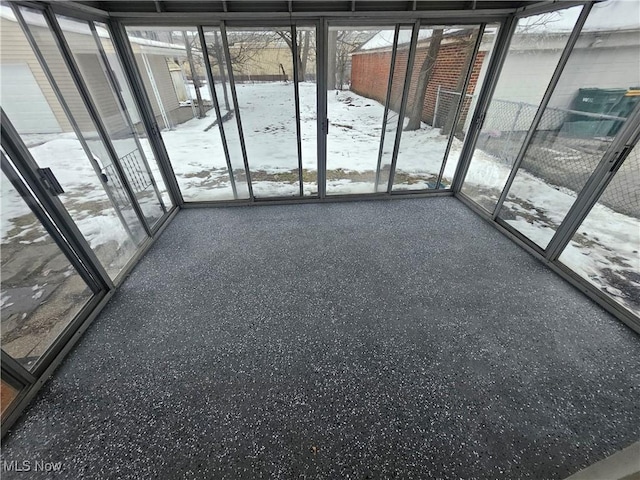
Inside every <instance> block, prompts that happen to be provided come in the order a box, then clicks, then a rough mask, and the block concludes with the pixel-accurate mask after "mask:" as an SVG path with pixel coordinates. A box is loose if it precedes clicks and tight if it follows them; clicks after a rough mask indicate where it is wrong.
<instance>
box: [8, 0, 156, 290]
mask: <svg viewBox="0 0 640 480" xmlns="http://www.w3.org/2000/svg"><path fill="white" fill-rule="evenodd" d="M2 8H3V12H4V13H6V14H7V15H5V16H4V17H3V28H2V29H1V30H0V35H2V63H1V64H0V69H1V73H2V82H1V83H0V85H1V88H2V101H1V103H2V107H3V109H4V110H5V112H6V113H7V114H8V116H9V118H10V120H11V122H12V123H13V124H14V126H15V127H16V129H17V130H18V133H20V136H21V138H22V140H23V142H24V143H25V144H26V145H27V147H28V148H29V152H30V153H31V155H32V156H33V158H34V159H35V161H36V162H37V163H38V165H39V166H40V167H50V168H51V169H52V171H53V173H54V174H55V175H56V177H57V179H58V181H59V182H60V184H61V185H62V187H63V189H64V191H65V193H63V194H61V195H60V196H59V197H58V198H59V199H60V200H61V201H62V203H63V204H64V206H65V207H66V208H67V210H68V212H69V214H70V215H71V217H72V218H73V220H74V221H75V222H76V224H77V226H78V228H79V229H80V231H81V232H82V234H83V235H84V237H85V239H86V240H87V242H88V243H89V245H90V246H91V248H93V250H94V251H95V253H96V256H97V257H98V259H99V260H100V262H101V263H102V264H103V266H104V267H105V269H106V271H107V272H108V273H109V275H110V276H111V277H112V278H115V277H116V276H117V275H118V273H119V272H120V270H121V269H122V268H123V267H124V265H126V264H127V262H128V261H129V259H130V258H131V257H132V256H133V255H134V253H135V252H136V249H137V245H138V244H139V243H140V242H142V241H143V240H144V238H145V233H144V229H143V228H142V225H141V224H140V222H139V220H138V218H137V216H136V215H135V213H134V211H133V209H132V207H131V201H130V199H129V198H128V197H127V195H126V193H125V191H124V190H123V188H122V183H121V181H120V178H119V176H118V175H117V173H116V172H115V170H114V168H113V165H112V164H111V158H110V157H109V155H108V154H107V150H106V148H105V146H104V144H103V143H102V141H101V139H100V137H99V136H98V134H97V131H96V127H95V125H94V124H93V122H92V120H91V117H90V116H89V114H88V112H87V110H86V107H85V106H84V104H83V103H82V99H81V98H80V95H79V93H78V90H77V89H76V87H75V85H74V83H73V80H72V78H71V76H70V74H69V72H68V70H67V68H66V66H65V63H64V60H63V58H62V56H61V55H60V52H59V50H58V47H57V44H56V42H55V40H54V38H53V36H52V34H51V32H50V30H49V28H48V27H47V22H46V21H45V19H44V17H43V15H42V13H40V12H38V11H35V10H29V9H23V8H21V12H22V13H23V16H24V18H25V21H26V22H27V24H28V25H29V28H30V31H31V33H32V34H33V37H34V40H35V42H36V44H37V46H38V48H39V50H40V51H41V52H42V54H43V56H44V57H45V58H46V61H47V64H48V66H49V67H50V71H51V74H52V76H53V77H54V79H55V83H56V85H57V87H58V89H59V95H60V96H62V97H63V98H64V99H65V101H66V103H67V105H68V107H69V110H70V111H71V113H72V115H73V117H68V116H67V115H66V113H65V110H64V109H63V107H62V104H61V103H60V100H59V98H58V96H57V95H56V89H55V86H54V85H53V84H51V83H49V81H48V80H47V77H46V75H45V72H44V71H43V68H42V67H41V65H40V64H39V63H38V60H37V59H36V56H35V54H34V52H33V51H32V50H31V47H30V46H29V43H28V42H27V38H26V37H25V36H24V34H23V33H22V31H21V30H20V26H19V25H18V24H17V23H16V21H15V18H14V17H13V16H12V15H11V14H10V12H8V11H7V10H6V8H7V7H2ZM89 40H90V39H89Z"/></svg>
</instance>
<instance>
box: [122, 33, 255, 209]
mask: <svg viewBox="0 0 640 480" xmlns="http://www.w3.org/2000/svg"><path fill="white" fill-rule="evenodd" d="M127 34H128V37H129V42H130V44H131V48H132V50H133V54H134V58H135V60H136V63H137V65H138V71H139V72H140V75H141V77H142V81H143V84H144V86H145V90H146V93H147V96H148V97H149V100H150V102H151V107H152V109H153V112H154V114H155V116H156V120H157V122H158V125H159V126H160V128H162V139H163V141H164V145H165V148H166V149H167V153H168V154H169V159H170V161H171V165H172V167H173V171H174V173H175V175H176V179H177V181H178V185H179V186H180V190H181V192H182V197H183V198H184V200H185V201H187V202H194V201H211V200H232V199H233V198H234V195H233V188H232V185H231V179H230V176H229V169H228V167H227V163H226V157H225V153H224V148H223V143H222V137H221V134H220V128H221V127H220V126H219V125H218V119H217V117H216V114H215V110H214V108H213V100H212V95H211V90H210V85H209V84H208V81H207V74H206V72H205V66H204V59H203V55H202V48H201V45H200V38H199V36H198V30H197V28H196V27H127ZM207 37H208V39H209V40H210V41H209V42H208V43H209V44H208V47H209V52H210V53H211V57H210V60H212V59H214V58H215V59H218V58H221V55H222V49H221V40H220V34H219V33H217V34H216V35H214V34H213V33H210V34H208V35H207ZM212 65H213V62H212ZM221 65H222V63H217V62H216V67H217V69H216V68H214V78H215V80H216V81H217V82H218V83H217V84H216V93H217V96H218V102H219V104H220V110H221V113H222V116H223V119H224V120H223V128H224V129H225V130H228V129H229V126H230V125H232V124H233V123H234V118H233V113H232V111H233V105H232V103H231V93H230V88H229V84H228V80H227V78H228V77H227V75H226V73H225V72H224V68H222V69H221V68H220V66H221ZM230 112H231V113H230ZM238 151H239V148H238ZM236 168H239V169H240V170H241V171H242V172H244V164H243V162H242V156H240V157H238V161H237V167H236ZM243 174H244V173H243ZM236 183H237V188H238V190H239V191H240V192H244V198H246V197H248V189H247V187H246V185H245V186H244V187H243V186H242V185H240V184H241V183H242V182H238V179H237V178H236Z"/></svg>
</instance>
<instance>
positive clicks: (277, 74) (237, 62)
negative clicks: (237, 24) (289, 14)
mask: <svg viewBox="0 0 640 480" xmlns="http://www.w3.org/2000/svg"><path fill="white" fill-rule="evenodd" d="M227 38H228V42H229V53H230V55H231V67H232V71H233V75H234V77H233V78H234V80H235V86H236V94H237V96H238V105H239V108H240V114H241V116H242V128H243V131H244V134H245V135H244V139H245V145H246V148H247V156H248V158H249V169H250V173H251V182H252V185H253V193H254V195H255V196H256V197H281V196H295V195H299V194H300V182H299V173H300V172H299V167H298V143H297V131H296V130H297V129H296V122H295V118H296V108H295V86H294V83H293V55H292V49H293V40H292V38H291V28H290V27H282V28H250V29H249V28H243V29H228V30H227ZM312 94H313V93H312Z"/></svg>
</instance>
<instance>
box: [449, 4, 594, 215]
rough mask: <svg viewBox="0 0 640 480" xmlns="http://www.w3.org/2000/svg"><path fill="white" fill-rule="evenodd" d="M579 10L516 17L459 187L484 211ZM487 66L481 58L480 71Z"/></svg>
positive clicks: (518, 144)
mask: <svg viewBox="0 0 640 480" xmlns="http://www.w3.org/2000/svg"><path fill="white" fill-rule="evenodd" d="M581 11H582V7H581V6H579V7H572V8H568V9H565V10H560V11H558V12H553V13H545V14H542V15H535V16H532V17H526V18H521V19H520V20H519V21H518V25H517V27H516V31H515V34H514V36H513V39H512V40H511V45H510V48H509V53H507V57H506V59H505V62H504V65H503V66H502V70H501V72H500V77H499V79H498V83H497V85H496V89H495V92H494V94H493V98H492V100H491V103H490V104H489V108H488V110H487V115H486V118H485V121H484V125H483V127H482V130H481V131H480V135H479V136H478V141H477V143H476V148H475V151H474V152H473V156H472V159H471V164H470V166H469V170H468V172H467V175H466V177H465V181H464V184H463V186H462V191H463V192H464V193H465V194H466V195H468V196H469V197H471V198H472V199H473V200H475V201H476V202H477V203H478V204H479V205H480V206H482V207H483V208H485V209H487V210H488V211H489V212H493V210H494V208H495V205H496V203H497V202H498V198H500V194H501V192H502V189H503V188H504V186H505V184H506V182H507V178H508V177H509V172H510V171H511V168H512V167H513V163H514V162H515V159H516V156H517V155H518V152H519V151H520V147H521V146H522V142H523V140H524V137H525V135H526V133H527V131H528V130H529V128H530V127H531V123H532V122H533V117H534V116H535V114H536V111H537V110H538V107H539V105H540V102H541V101H542V97H543V96H544V92H545V90H546V88H547V85H548V84H549V81H550V80H551V76H552V75H553V72H554V70H555V68H556V65H557V63H558V60H559V59H560V55H561V54H562V51H563V49H564V47H565V46H566V44H567V40H568V39H569V35H570V34H571V29H572V28H573V26H574V25H575V22H576V21H577V20H578V17H579V16H580V12H581ZM483 43H484V40H483ZM481 50H482V48H481ZM487 65H488V62H483V66H482V70H481V71H482V72H484V71H485V70H486V67H487ZM477 91H479V90H477ZM470 120H471V115H468V116H467V122H468V121H470ZM447 170H448V171H449V172H450V171H451V170H449V167H448V168H447Z"/></svg>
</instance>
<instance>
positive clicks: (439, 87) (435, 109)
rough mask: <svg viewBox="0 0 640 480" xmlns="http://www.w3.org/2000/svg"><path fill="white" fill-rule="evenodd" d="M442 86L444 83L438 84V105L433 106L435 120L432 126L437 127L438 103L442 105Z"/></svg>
mask: <svg viewBox="0 0 640 480" xmlns="http://www.w3.org/2000/svg"><path fill="white" fill-rule="evenodd" d="M441 88H442V85H438V91H437V92H436V106H435V107H433V121H432V122H431V126H432V127H433V128H436V127H437V125H436V119H437V117H438V105H440V89H441Z"/></svg>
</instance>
